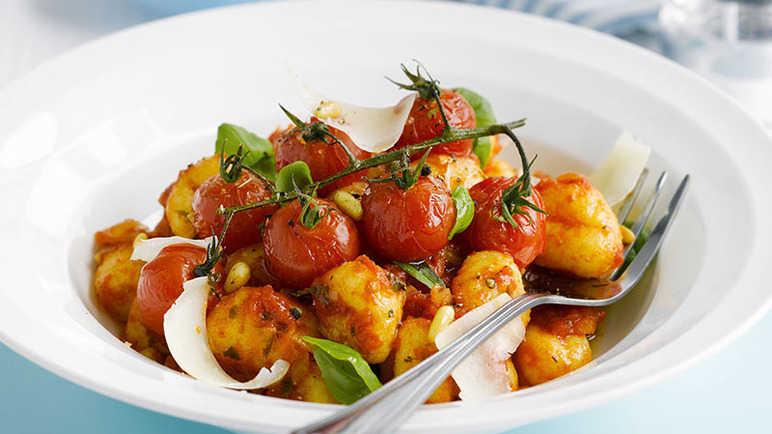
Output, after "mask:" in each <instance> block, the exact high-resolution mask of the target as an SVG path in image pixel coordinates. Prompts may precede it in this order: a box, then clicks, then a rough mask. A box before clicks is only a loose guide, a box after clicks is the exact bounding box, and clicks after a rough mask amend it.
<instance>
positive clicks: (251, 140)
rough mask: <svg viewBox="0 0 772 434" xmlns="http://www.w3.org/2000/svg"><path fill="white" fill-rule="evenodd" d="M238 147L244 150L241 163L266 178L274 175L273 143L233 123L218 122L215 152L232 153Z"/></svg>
mask: <svg viewBox="0 0 772 434" xmlns="http://www.w3.org/2000/svg"><path fill="white" fill-rule="evenodd" d="M239 147H241V148H242V150H243V151H242V152H244V154H245V155H244V159H243V160H242V164H243V165H245V166H247V167H249V168H251V169H254V170H255V171H257V172H259V173H261V174H262V175H264V176H265V177H266V178H268V179H274V178H275V177H276V165H275V163H274V158H273V145H272V144H271V142H269V141H268V140H267V139H264V138H262V137H258V136H257V135H256V134H255V133H253V132H251V131H249V130H247V129H246V128H243V127H240V126H238V125H233V124H220V126H219V127H218V128H217V141H216V142H215V146H214V150H215V153H216V154H220V153H224V154H225V155H233V154H236V152H238V149H239Z"/></svg>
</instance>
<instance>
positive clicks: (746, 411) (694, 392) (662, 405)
mask: <svg viewBox="0 0 772 434" xmlns="http://www.w3.org/2000/svg"><path fill="white" fill-rule="evenodd" d="M770 338H772V315H767V316H766V317H765V318H764V319H763V320H762V321H761V322H760V323H759V324H757V325H756V326H754V327H753V328H752V329H751V330H750V331H749V332H748V333H747V334H745V335H744V336H742V337H741V338H739V339H738V340H737V341H735V342H733V343H731V344H730V345H729V346H727V347H726V348H725V349H723V350H722V351H721V352H720V353H719V354H717V355H715V356H712V357H711V358H709V359H707V360H704V361H702V362H700V363H699V364H698V365H697V366H695V367H692V368H691V369H690V370H688V371H686V372H684V373H683V374H681V375H679V376H678V377H675V378H671V379H669V380H667V381H666V382H664V383H662V384H659V385H656V386H653V387H650V388H648V389H645V390H643V391H641V392H638V393H636V394H634V395H631V396H628V397H626V398H623V399H620V400H618V401H615V402H612V403H609V404H605V405H602V406H599V407H595V408H593V409H591V410H587V411H583V412H580V413H576V414H573V415H568V416H563V417H559V418H555V419H551V420H547V421H544V422H537V423H535V424H532V425H528V426H525V427H521V428H517V429H514V430H512V431H510V433H511V434H536V433H539V434H552V433H555V434H558V433H559V434H579V433H581V434H597V433H626V434H639V433H654V432H656V433H671V432H679V433H702V434H714V433H715V434H726V433H727V432H738V433H744V434H750V433H762V432H770V424H772V421H770V417H769V416H770V413H772V399H770V390H772V375H770V366H769V365H770V360H772V345H770V341H771V339H770ZM0 367H2V370H0V427H2V428H0V432H3V433H19V434H44V433H45V434H52V433H78V434H96V433H113V434H128V433H143V434H161V433H164V434H166V433H171V432H178V433H185V434H203V433H207V434H222V433H229V431H225V430H222V429H219V428H214V427H210V426H207V425H202V424H197V423H193V422H189V421H185V420H181V419H177V418H173V417H169V416H164V415H161V414H157V413H153V412H151V411H147V410H142V409H139V408H136V407H133V406H130V405H127V404H123V403H121V402H118V401H115V400H113V399H110V398H106V397H103V396H101V395H98V394H96V393H94V392H91V391H89V390H86V389H84V388H82V387H80V386H76V385H74V384H72V383H69V382H67V381H65V380H63V379H61V378H59V377H57V376H55V375H53V374H51V373H49V372H47V371H45V370H43V369H41V368H39V367H38V366H36V365H34V364H32V363H30V362H28V361H27V360H26V359H23V358H22V357H20V356H18V355H17V354H15V353H14V352H13V351H11V350H9V349H8V348H6V347H4V346H2V345H0ZM513 410H516V409H513Z"/></svg>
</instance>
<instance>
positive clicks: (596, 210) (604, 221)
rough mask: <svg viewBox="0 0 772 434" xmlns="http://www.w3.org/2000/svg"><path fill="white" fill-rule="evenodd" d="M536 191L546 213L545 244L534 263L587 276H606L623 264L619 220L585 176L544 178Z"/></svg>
mask: <svg viewBox="0 0 772 434" xmlns="http://www.w3.org/2000/svg"><path fill="white" fill-rule="evenodd" d="M536 190H538V192H539V193H540V194H541V198H542V203H543V206H544V210H545V211H546V212H547V236H546V243H545V246H544V251H543V252H542V254H541V255H539V256H538V257H536V261H535V262H536V264H538V265H541V266H543V267H546V268H551V269H555V270H561V271H565V272H568V273H571V274H574V275H576V276H579V277H586V278H592V277H595V278H603V277H607V276H608V275H609V274H610V273H611V272H612V271H613V270H614V269H615V268H616V267H618V266H620V265H621V264H622V259H623V258H622V254H623V246H622V236H621V234H620V229H619V222H618V221H617V218H616V215H615V214H614V212H613V211H612V210H611V207H610V206H609V205H608V203H607V202H606V199H605V198H604V197H603V194H601V192H600V191H598V190H597V189H595V188H594V187H593V186H592V185H591V184H590V181H589V180H588V179H587V178H586V177H584V176H582V175H579V174H575V173H566V174H563V175H560V176H558V177H557V178H555V179H553V178H549V177H547V178H543V179H542V180H541V181H540V182H539V183H538V184H537V185H536Z"/></svg>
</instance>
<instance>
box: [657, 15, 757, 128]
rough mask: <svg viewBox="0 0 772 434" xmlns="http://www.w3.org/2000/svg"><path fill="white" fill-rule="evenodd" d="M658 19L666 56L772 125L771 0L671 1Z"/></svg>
mask: <svg viewBox="0 0 772 434" xmlns="http://www.w3.org/2000/svg"><path fill="white" fill-rule="evenodd" d="M659 21H660V24H661V26H662V30H663V33H664V47H663V48H664V54H666V55H667V56H669V57H671V58H672V59H674V60H676V61H678V62H679V63H682V64H683V65H685V66H687V67H689V68H691V69H693V70H695V71H696V72H698V73H700V74H702V75H703V76H705V77H707V78H708V79H710V80H712V81H713V82H715V83H716V84H718V85H719V86H720V87H722V88H724V89H725V90H726V91H728V92H729V93H730V94H732V95H733V96H735V97H736V98H737V99H738V100H739V101H740V103H741V104H743V105H744V106H745V108H746V109H748V110H749V111H750V112H751V113H753V114H755V115H756V116H757V117H759V118H760V119H761V120H762V121H763V122H764V123H765V124H766V125H767V126H770V127H772V0H755V1H754V0H740V1H722V0H668V1H666V2H665V3H664V4H663V6H662V9H661V10H660V16H659Z"/></svg>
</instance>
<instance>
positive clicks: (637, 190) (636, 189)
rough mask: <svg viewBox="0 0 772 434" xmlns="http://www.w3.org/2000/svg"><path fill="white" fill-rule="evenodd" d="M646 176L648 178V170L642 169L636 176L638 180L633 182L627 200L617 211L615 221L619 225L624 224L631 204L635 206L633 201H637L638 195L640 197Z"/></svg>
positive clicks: (631, 206) (630, 209)
mask: <svg viewBox="0 0 772 434" xmlns="http://www.w3.org/2000/svg"><path fill="white" fill-rule="evenodd" d="M647 176H649V169H647V168H645V167H644V168H643V170H642V171H641V174H640V176H638V180H637V181H635V186H633V191H632V192H631V193H630V195H629V196H628V197H627V199H625V203H624V205H622V208H620V209H619V214H617V220H619V224H620V225H621V224H624V223H625V220H627V217H629V216H630V212H631V211H632V210H633V204H635V201H637V200H638V195H640V194H641V190H643V184H644V183H646V177H647Z"/></svg>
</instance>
